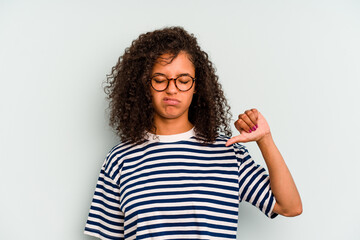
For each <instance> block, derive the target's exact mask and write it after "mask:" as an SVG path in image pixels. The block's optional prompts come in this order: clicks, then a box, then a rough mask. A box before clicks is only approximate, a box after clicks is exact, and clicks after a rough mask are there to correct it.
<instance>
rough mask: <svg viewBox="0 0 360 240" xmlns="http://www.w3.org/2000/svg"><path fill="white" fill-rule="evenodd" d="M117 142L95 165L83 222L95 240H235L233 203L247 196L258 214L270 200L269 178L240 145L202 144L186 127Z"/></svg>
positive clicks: (269, 206) (224, 139)
mask: <svg viewBox="0 0 360 240" xmlns="http://www.w3.org/2000/svg"><path fill="white" fill-rule="evenodd" d="M147 134H148V135H147V136H148V137H147V139H146V141H145V142H143V143H141V144H137V145H135V144H130V143H119V144H118V145H116V146H115V147H113V148H112V149H111V150H110V152H109V153H108V155H107V157H106V159H105V161H104V164H103V166H102V168H101V172H100V176H99V179H98V182H97V185H96V189H95V193H94V197H93V200H92V203H91V207H90V212H89V216H88V219H87V223H86V226H85V232H84V233H85V234H88V235H91V236H95V237H98V238H100V239H125V240H132V239H136V240H160V239H166V240H170V239H172V240H175V239H176V240H194V239H209V240H220V239H221V240H228V239H233V240H235V239H236V233H237V221H238V207H239V205H238V204H239V202H240V201H247V202H250V203H251V204H253V205H254V206H256V207H257V208H259V209H260V210H261V211H262V212H263V213H264V214H265V215H266V216H268V217H270V218H274V217H276V215H277V214H276V213H274V212H273V208H274V205H275V198H274V195H273V193H272V191H271V189H270V181H269V176H268V174H267V173H266V171H265V169H264V168H263V167H261V166H259V165H257V164H256V163H255V162H254V161H253V160H252V158H251V156H250V155H249V153H248V151H247V149H246V148H245V147H244V146H243V145H241V144H238V143H235V144H233V145H231V146H228V147H226V146H225V143H226V142H227V140H228V139H229V137H227V136H224V135H220V136H219V137H217V139H216V141H215V142H214V143H213V144H209V145H203V144H201V142H199V141H198V140H197V139H196V138H195V132H194V128H193V129H191V130H190V131H187V132H184V133H180V134H174V135H156V136H157V137H158V138H155V139H154V136H155V135H153V134H151V133H147Z"/></svg>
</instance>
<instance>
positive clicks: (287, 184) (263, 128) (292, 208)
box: [226, 109, 302, 217]
mask: <svg viewBox="0 0 360 240" xmlns="http://www.w3.org/2000/svg"><path fill="white" fill-rule="evenodd" d="M235 127H236V128H237V129H238V130H239V132H240V135H238V136H235V137H232V138H230V139H229V140H228V141H227V143H226V146H229V145H231V144H233V143H235V142H251V141H256V143H257V145H258V146H259V148H260V151H261V153H262V155H263V157H264V160H265V162H266V165H267V167H268V170H269V176H270V186H271V190H272V192H273V194H274V196H275V199H276V203H275V206H274V209H273V211H274V212H275V213H278V214H281V215H283V216H288V217H291V216H297V215H299V214H301V213H302V203H301V199H300V195H299V192H298V191H297V189H296V186H295V183H294V180H293V178H292V176H291V174H290V171H289V169H288V168H287V166H286V164H285V161H284V159H283V157H282V156H281V154H280V152H279V150H278V148H277V147H276V145H275V143H274V140H273V138H272V135H271V132H270V127H269V125H268V123H267V121H266V120H265V118H264V117H263V116H262V114H261V113H260V112H258V111H257V109H251V110H247V111H245V113H244V114H240V115H239V119H238V120H237V121H236V122H235Z"/></svg>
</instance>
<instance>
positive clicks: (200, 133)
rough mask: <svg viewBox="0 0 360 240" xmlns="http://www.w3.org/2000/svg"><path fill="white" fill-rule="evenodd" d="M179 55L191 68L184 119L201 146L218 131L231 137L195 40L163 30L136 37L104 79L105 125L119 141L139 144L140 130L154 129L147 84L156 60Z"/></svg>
mask: <svg viewBox="0 0 360 240" xmlns="http://www.w3.org/2000/svg"><path fill="white" fill-rule="evenodd" d="M180 51H185V52H186V53H187V54H188V55H189V57H190V61H191V62H192V63H193V65H194V67H195V77H196V84H195V91H196V93H194V95H193V99H192V102H191V105H190V107H189V115H188V118H189V121H190V122H191V123H192V124H193V125H194V131H195V135H196V137H197V138H198V139H199V140H201V142H202V143H204V144H206V143H213V142H214V141H215V139H216V137H217V136H218V135H219V133H220V132H223V133H224V134H225V135H227V136H231V135H232V134H231V130H230V128H229V122H230V119H231V117H232V115H231V113H230V106H229V105H228V104H227V100H226V98H225V96H224V92H223V90H222V87H221V85H220V83H219V82H218V79H219V77H218V76H217V75H216V74H215V68H214V67H213V64H212V62H211V61H210V60H209V57H208V54H207V53H206V52H204V51H202V50H201V48H200V47H199V45H198V43H197V40H196V37H194V35H193V34H189V33H188V32H187V31H185V30H184V29H183V28H182V27H166V28H163V29H158V30H155V31H152V32H147V33H144V34H141V35H140V36H139V37H138V39H136V40H134V41H133V42H132V44H131V46H130V47H128V48H126V49H125V52H124V54H123V55H122V56H120V57H119V59H118V62H117V63H116V65H115V66H114V67H112V70H111V73H110V74H108V75H107V81H106V83H107V85H106V86H105V88H104V91H105V93H106V94H107V95H108V96H107V99H108V100H109V109H110V126H112V127H113V128H114V130H115V131H116V133H117V134H118V135H119V137H120V138H121V140H122V141H123V142H131V143H140V142H142V141H143V140H144V137H145V134H146V132H145V131H151V129H154V128H155V126H154V114H153V113H154V107H153V104H152V95H151V92H150V87H149V81H148V79H149V78H150V74H151V72H152V68H153V66H154V64H155V62H156V60H157V59H158V58H159V57H160V56H161V55H163V54H165V53H168V54H171V55H172V56H173V58H172V59H174V58H175V57H176V56H177V55H178V53H179V52H180Z"/></svg>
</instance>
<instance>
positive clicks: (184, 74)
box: [153, 72, 191, 77]
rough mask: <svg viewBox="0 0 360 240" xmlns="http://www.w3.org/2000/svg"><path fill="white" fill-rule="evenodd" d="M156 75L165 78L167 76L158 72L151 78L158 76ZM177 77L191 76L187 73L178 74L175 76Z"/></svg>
mask: <svg viewBox="0 0 360 240" xmlns="http://www.w3.org/2000/svg"><path fill="white" fill-rule="evenodd" d="M158 75H162V76H166V77H167V75H166V74H164V73H159V72H156V73H154V74H153V76H158ZM176 76H177V77H180V76H191V75H190V74H189V73H180V74H178V75H176Z"/></svg>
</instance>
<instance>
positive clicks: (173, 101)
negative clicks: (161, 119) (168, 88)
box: [163, 97, 180, 105]
mask: <svg viewBox="0 0 360 240" xmlns="http://www.w3.org/2000/svg"><path fill="white" fill-rule="evenodd" d="M163 101H164V103H166V104H168V105H177V104H179V103H180V101H179V100H177V99H176V98H168V97H166V98H163Z"/></svg>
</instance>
